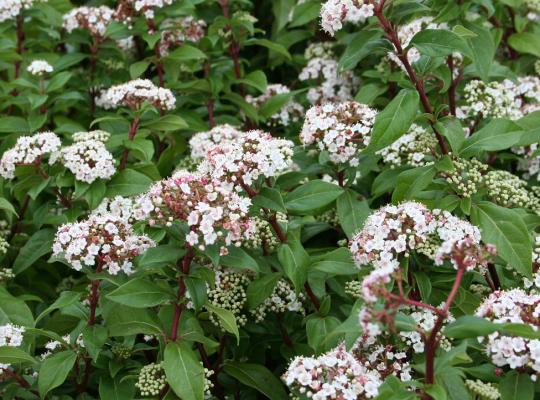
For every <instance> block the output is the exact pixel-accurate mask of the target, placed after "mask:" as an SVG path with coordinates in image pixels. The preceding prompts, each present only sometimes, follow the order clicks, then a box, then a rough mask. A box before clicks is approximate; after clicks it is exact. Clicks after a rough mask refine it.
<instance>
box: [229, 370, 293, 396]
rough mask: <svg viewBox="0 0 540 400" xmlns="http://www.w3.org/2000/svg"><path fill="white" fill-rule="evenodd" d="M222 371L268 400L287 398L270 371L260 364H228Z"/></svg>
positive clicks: (281, 386) (278, 381)
mask: <svg viewBox="0 0 540 400" xmlns="http://www.w3.org/2000/svg"><path fill="white" fill-rule="evenodd" d="M223 371H225V373H226V374H228V375H230V376H232V377H233V378H235V379H237V380H238V381H240V382H241V383H243V384H244V385H246V386H249V387H252V388H253V389H255V390H257V391H259V392H260V393H262V394H263V395H264V396H265V398H268V399H270V400H286V399H287V398H288V396H287V393H286V392H285V389H284V388H283V384H282V383H281V381H280V380H279V379H278V378H276V376H275V375H274V374H272V372H270V370H268V369H267V368H266V367H264V366H263V365H260V364H247V363H239V362H228V363H226V364H225V365H224V367H223Z"/></svg>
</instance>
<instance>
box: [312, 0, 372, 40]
mask: <svg viewBox="0 0 540 400" xmlns="http://www.w3.org/2000/svg"><path fill="white" fill-rule="evenodd" d="M373 9H374V6H373V4H365V3H364V1H363V0H328V1H327V2H326V3H324V4H323V5H322V8H321V26H322V28H323V29H324V30H325V31H326V32H328V33H329V34H330V35H331V36H334V35H335V33H336V32H337V31H339V30H340V29H341V28H342V27H343V22H351V23H354V24H358V23H360V22H364V21H365V20H366V19H367V18H369V17H371V16H373Z"/></svg>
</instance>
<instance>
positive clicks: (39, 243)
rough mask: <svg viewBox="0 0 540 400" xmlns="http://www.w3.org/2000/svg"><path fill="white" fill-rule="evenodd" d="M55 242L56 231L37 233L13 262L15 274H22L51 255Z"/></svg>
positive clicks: (48, 229) (47, 230)
mask: <svg viewBox="0 0 540 400" xmlns="http://www.w3.org/2000/svg"><path fill="white" fill-rule="evenodd" d="M53 241H54V230H52V229H50V228H47V229H42V230H40V231H37V232H36V233H34V234H33V235H32V237H31V238H30V239H29V240H28V241H27V242H26V243H25V245H24V246H23V247H22V248H21V250H20V251H19V254H18V255H17V258H16V259H15V261H14V262H13V272H14V273H15V274H20V273H21V272H23V271H24V270H26V269H27V268H29V267H30V266H32V264H34V263H35V262H36V261H37V260H39V259H40V258H41V257H43V256H44V255H46V254H49V253H50V252H51V249H52V245H53Z"/></svg>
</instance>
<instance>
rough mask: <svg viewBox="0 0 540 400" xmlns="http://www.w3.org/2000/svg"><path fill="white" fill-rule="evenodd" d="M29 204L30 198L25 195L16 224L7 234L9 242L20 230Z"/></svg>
mask: <svg viewBox="0 0 540 400" xmlns="http://www.w3.org/2000/svg"><path fill="white" fill-rule="evenodd" d="M29 203H30V196H29V195H26V197H25V198H24V200H23V203H22V205H21V208H20V209H19V217H18V219H17V222H16V223H15V224H14V225H13V226H12V228H11V232H10V233H9V240H11V239H12V238H13V236H15V235H16V234H17V233H18V232H19V230H20V229H21V223H22V221H23V220H24V214H26V210H27V209H28V204H29ZM9 240H8V241H9Z"/></svg>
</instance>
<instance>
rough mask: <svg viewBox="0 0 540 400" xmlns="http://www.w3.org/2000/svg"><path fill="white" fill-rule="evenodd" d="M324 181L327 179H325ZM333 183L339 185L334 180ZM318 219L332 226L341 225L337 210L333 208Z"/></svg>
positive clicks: (318, 216)
mask: <svg viewBox="0 0 540 400" xmlns="http://www.w3.org/2000/svg"><path fill="white" fill-rule="evenodd" d="M323 180H325V179H324V178H323ZM331 183H333V184H335V185H337V182H334V181H333V180H332V181H331ZM316 218H317V221H320V222H324V223H326V224H328V225H331V226H339V225H340V223H339V216H338V214H337V211H336V209H335V208H331V209H330V210H327V211H325V212H324V213H322V214H321V215H317V216H316Z"/></svg>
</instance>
